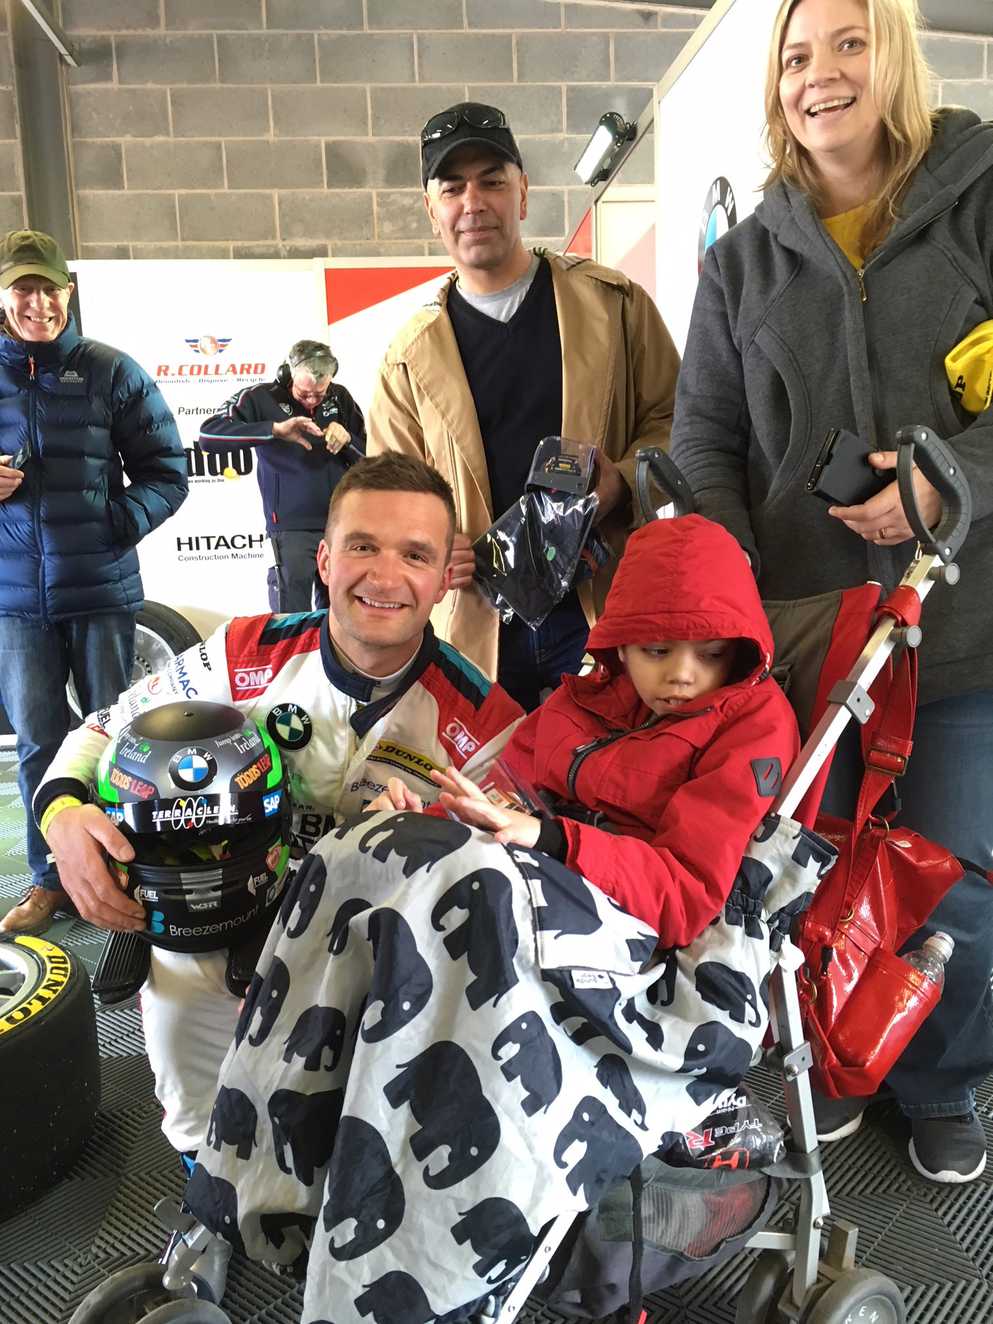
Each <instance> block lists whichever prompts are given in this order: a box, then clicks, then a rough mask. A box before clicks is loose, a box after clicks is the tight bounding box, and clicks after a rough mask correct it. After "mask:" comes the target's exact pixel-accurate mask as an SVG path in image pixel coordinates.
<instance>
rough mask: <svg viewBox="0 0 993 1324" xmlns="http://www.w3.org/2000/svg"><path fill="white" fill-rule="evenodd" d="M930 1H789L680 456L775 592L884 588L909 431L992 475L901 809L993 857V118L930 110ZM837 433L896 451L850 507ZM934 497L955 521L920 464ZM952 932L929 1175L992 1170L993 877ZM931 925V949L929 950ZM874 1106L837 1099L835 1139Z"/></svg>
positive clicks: (841, 800)
mask: <svg viewBox="0 0 993 1324" xmlns="http://www.w3.org/2000/svg"><path fill="white" fill-rule="evenodd" d="M918 18H919V16H918V13H917V10H916V5H915V4H914V3H913V0H787V2H786V3H784V4H783V6H782V8H781V9H780V11H779V15H778V17H777V21H776V25H775V29H774V34H773V41H772V48H771V51H770V61H769V74H768V81H767V91H766V116H767V124H768V144H769V151H770V155H771V161H772V169H771V172H770V175H769V178H768V179H767V181H766V186H765V193H764V197H763V200H762V202H761V203H760V205H759V206H758V208H757V209H756V212H755V214H754V215H753V216H751V217H749V218H748V219H747V220H745V221H743V222H742V223H741V224H740V225H738V226H736V227H735V228H734V229H732V230H731V231H730V232H729V233H728V234H727V235H726V236H725V237H724V238H723V239H721V240H719V241H718V242H717V243H716V244H715V245H714V246H713V248H712V249H711V250H710V252H709V253H708V254H707V258H706V261H705V264H704V268H703V273H702V276H701V279H700V286H699V290H698V293H697V299H696V304H695V307H694V312H693V319H692V323H691V327H690V332H689V339H688V343H687V347H686V355H685V358H684V362H683V372H682V376H681V377H680V383H679V390H678V395H677V403H676V417H675V424H674V428H673V453H674V455H675V458H676V460H677V462H678V463H679V464H680V465H681V466H682V468H683V470H684V471H685V473H686V474H687V476H688V478H689V479H690V481H691V483H692V485H693V487H694V489H695V492H696V495H697V499H698V503H699V508H700V510H701V512H702V513H703V514H705V515H708V516H710V517H711V518H713V519H716V520H718V521H720V522H721V523H722V524H724V525H725V526H726V527H727V528H728V529H730V530H731V532H732V533H733V534H734V535H735V536H736V537H737V538H738V540H739V542H740V543H741V544H742V546H743V547H744V548H745V550H746V551H747V552H748V554H749V555H750V557H751V558H752V563H753V567H754V569H755V572H756V574H757V576H758V580H759V585H760V588H761V590H762V593H763V596H765V597H768V598H799V597H805V596H807V595H810V594H814V593H819V592H823V591H826V590H829V589H834V588H839V587H845V586H849V585H853V584H857V583H861V582H863V581H864V580H866V579H873V580H879V581H880V582H881V583H883V584H884V585H885V586H887V587H890V586H892V585H893V584H894V583H895V582H896V581H897V580H898V579H899V577H900V574H901V572H902V570H903V569H904V568H905V566H906V564H907V561H908V558H909V556H910V554H911V552H912V550H913V543H912V542H911V541H910V539H911V530H910V527H909V525H908V523H907V519H906V516H905V514H904V511H903V507H902V504H901V501H900V496H899V492H898V490H897V486H896V483H895V482H894V481H892V480H893V478H894V476H895V475H894V473H893V470H894V467H895V460H896V457H895V454H894V453H893V452H892V450H891V449H890V446H891V444H892V442H891V439H892V438H893V436H894V433H895V432H896V430H897V428H898V427H900V426H901V425H903V424H906V423H924V424H927V425H929V426H931V427H932V428H934V429H935V431H936V432H937V433H939V435H941V436H943V437H944V438H946V439H947V440H948V442H949V444H950V446H951V448H952V450H953V451H954V453H955V455H956V456H957V457H958V460H959V463H960V465H961V467H962V470H963V471H964V472H965V474H966V476H967V478H968V480H969V483H970V485H971V487H972V493H973V498H974V503H975V522H974V524H973V526H972V530H971V532H970V534H969V537H968V539H967V542H966V545H965V547H964V548H963V550H962V553H961V556H960V557H959V562H960V564H961V567H962V584H961V585H960V587H959V588H958V589H956V590H955V592H954V593H951V592H949V593H943V594H935V595H934V597H933V598H932V599H931V600H930V601H929V602H928V605H927V613H926V615H927V621H926V625H927V630H926V642H925V646H924V648H923V649H922V650H921V652H922V656H921V695H920V697H921V707H920V710H919V714H918V719H917V727H916V730H915V749H914V756H913V758H912V760H911V762H910V766H909V770H908V773H907V775H906V776H905V777H904V778H902V779H901V781H900V783H899V790H900V795H901V798H902V802H903V810H902V818H901V819H900V820H899V821H902V822H904V823H906V824H907V825H909V826H912V827H914V828H916V829H917V830H918V831H921V832H923V833H924V834H925V835H926V836H928V837H931V838H933V839H934V840H936V841H939V842H942V843H943V844H944V845H946V846H948V847H950V848H951V849H952V850H954V851H956V852H957V853H958V854H959V855H961V856H963V857H966V858H968V859H971V860H976V861H979V862H981V864H982V867H983V868H984V869H988V868H989V867H990V865H991V862H993V772H991V769H993V650H991V649H990V646H989V641H990V638H991V636H993V595H991V594H990V592H989V588H988V578H989V570H990V567H991V565H993V519H991V518H990V515H991V511H993V410H986V409H982V408H980V412H978V413H969V412H967V411H966V409H965V408H964V407H963V403H962V392H961V390H959V391H955V390H953V383H952V382H950V380H949V377H948V375H947V373H946V369H945V359H946V356H948V355H949V353H950V352H951V351H953V350H955V349H958V350H960V351H961V349H962V345H963V343H966V344H968V343H971V341H970V340H969V337H970V333H972V332H974V331H975V330H976V328H977V327H981V326H982V324H983V323H985V322H987V321H988V320H989V319H990V318H993V278H991V257H993V125H991V124H985V123H982V122H981V121H980V120H979V118H978V117H977V116H976V115H974V114H972V113H971V112H970V111H967V110H960V109H952V108H944V109H941V110H938V111H936V112H934V113H932V112H930V111H929V109H928V87H927V71H926V68H925V65H924V61H923V58H922V56H921V52H920V48H919V45H918V41H917V35H916V27H917V22H918ZM829 428H844V429H847V430H848V431H850V432H853V433H855V434H857V435H858V436H859V437H861V438H863V439H864V440H865V441H866V442H867V443H868V444H869V446H870V448H871V449H872V450H873V454H872V456H871V458H870V463H871V464H872V466H873V468H874V469H875V471H876V474H877V476H878V490H877V491H875V493H874V494H873V495H871V496H870V497H869V498H868V499H867V500H865V501H864V502H863V503H862V504H859V505H854V506H845V507H842V506H834V505H832V506H828V505H825V504H824V503H823V502H822V501H820V500H819V499H818V498H817V497H814V496H811V495H808V494H807V492H806V490H805V483H806V479H807V476H808V475H809V473H810V470H811V467H812V465H813V462H814V458H815V456H816V454H817V451H818V449H819V448H820V446H821V443H822V442H823V440H824V437H825V434H826V433H827V431H828V429H829ZM915 483H916V485H917V490H918V499H919V504H920V506H921V508H922V512H923V514H924V515H925V517H926V518H927V519H928V521H929V523H931V524H933V523H934V522H935V521H936V520H937V518H938V516H939V513H940V501H939V498H938V496H937V494H936V492H935V491H934V489H933V488H932V487H931V485H930V484H929V483H928V482H927V481H926V480H925V479H924V478H923V476H922V475H920V474H918V475H916V477H915ZM836 762H837V765H838V766H837V767H836V770H835V773H834V774H833V775H832V784H831V786H830V787H829V807H831V808H833V809H835V810H836V811H841V812H850V810H851V806H852V804H853V803H854V794H855V792H854V788H855V787H857V785H858V781H859V779H860V778H861V766H860V764H859V761H858V757H857V752H855V751H854V749H853V748H849V749H848V750H847V751H844V750H843V751H842V757H840V758H839V759H838V760H836ZM928 929H929V931H934V930H935V929H944V930H945V931H947V932H949V933H951V934H952V936H953V937H954V938H955V942H956V950H955V955H954V956H953V958H952V960H951V962H950V964H949V968H948V975H947V980H946V986H945V995H944V999H943V1001H942V1002H941V1004H940V1006H939V1008H938V1010H937V1011H936V1012H935V1013H934V1014H933V1015H932V1016H931V1018H930V1019H929V1020H928V1021H927V1022H926V1024H925V1025H924V1027H923V1028H922V1030H921V1031H920V1033H919V1034H918V1035H917V1037H916V1039H915V1040H914V1042H913V1043H912V1044H911V1046H910V1048H909V1049H908V1050H907V1052H906V1053H905V1054H904V1057H903V1058H902V1059H901V1061H900V1063H899V1064H898V1066H897V1068H896V1069H895V1070H894V1072H893V1073H892V1075H891V1077H890V1080H889V1082H888V1084H889V1086H890V1087H891V1088H892V1090H893V1092H894V1094H895V1095H896V1098H897V1099H898V1101H899V1103H900V1105H901V1106H902V1108H903V1110H904V1112H905V1113H906V1114H907V1116H908V1117H909V1119H910V1123H911V1129H912V1139H911V1143H910V1157H911V1160H912V1162H913V1164H914V1166H915V1167H916V1169H917V1170H918V1171H919V1172H920V1173H921V1174H922V1175H923V1176H925V1177H927V1178H929V1179H931V1180H934V1181H939V1182H966V1181H971V1180H973V1179H974V1178H976V1177H978V1176H979V1175H980V1173H981V1172H982V1171H983V1168H984V1166H985V1162H986V1150H985V1143H984V1138H983V1131H982V1128H981V1126H980V1124H979V1121H978V1120H977V1117H976V1112H975V1107H974V1091H975V1089H976V1087H977V1086H978V1085H979V1084H980V1083H981V1082H982V1080H983V1079H984V1077H985V1076H986V1075H987V1074H988V1072H989V1071H990V1069H991V1067H993V1023H991V1008H990V991H989V980H990V967H991V961H993V889H991V888H990V887H989V885H988V883H986V882H985V881H984V880H983V879H982V878H981V877H980V876H979V875H977V874H976V873H972V872H968V873H966V875H965V877H964V879H963V880H962V882H961V883H960V884H958V885H957V886H956V887H955V888H953V889H952V891H951V892H950V893H949V895H948V897H947V898H946V900H945V901H944V902H942V904H941V905H940V906H939V907H938V909H937V911H936V912H935V914H934V916H933V917H932V919H931V921H929V926H928ZM919 942H920V935H915V937H914V938H913V939H912V940H911V942H910V943H909V944H908V946H910V947H913V946H916V945H919ZM867 1102H868V1101H867V1100H864V1099H863V1100H845V1101H843V1102H842V1103H841V1104H835V1105H828V1104H827V1102H826V1101H821V1102H820V1106H819V1109H818V1130H819V1132H820V1133H821V1135H822V1136H823V1137H824V1138H826V1139H830V1138H838V1137H840V1136H841V1135H846V1134H849V1133H850V1132H851V1131H853V1130H854V1129H855V1128H856V1127H857V1126H858V1125H859V1122H860V1120H861V1115H862V1111H863V1110H864V1107H865V1104H866V1103H867Z"/></svg>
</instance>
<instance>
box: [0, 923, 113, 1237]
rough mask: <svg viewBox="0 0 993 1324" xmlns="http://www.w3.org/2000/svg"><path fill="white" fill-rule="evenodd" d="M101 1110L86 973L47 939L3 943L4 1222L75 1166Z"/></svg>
mask: <svg viewBox="0 0 993 1324" xmlns="http://www.w3.org/2000/svg"><path fill="white" fill-rule="evenodd" d="M99 1102H100V1054H99V1050H98V1047H97V1023H96V1014H95V1012H94V1008H93V999H92V997H91V996H90V981H89V978H88V976H87V974H86V971H85V970H84V969H83V967H82V965H81V964H80V963H79V961H77V960H76V958H75V957H74V956H72V955H70V954H69V953H68V952H64V951H63V950H62V948H61V947H56V946H55V944H54V943H51V942H46V941H45V939H44V938H34V937H27V936H24V935H22V936H19V937H15V938H13V939H12V940H6V941H0V1144H2V1147H3V1153H4V1165H3V1180H2V1181H0V1221H2V1220H3V1219H5V1218H10V1217H11V1216H12V1215H13V1214H15V1213H17V1212H18V1211H19V1210H20V1209H22V1208H23V1207H24V1206H25V1205H26V1204H27V1203H28V1202H29V1201H30V1200H31V1199H32V1198H33V1197H34V1196H35V1195H36V1194H38V1192H39V1191H41V1190H43V1189H45V1188H46V1187H49V1186H51V1185H52V1184H53V1182H55V1181H57V1180H58V1178H60V1177H61V1176H62V1175H63V1174H64V1173H65V1172H66V1171H67V1170H68V1169H69V1168H70V1167H71V1166H72V1164H73V1163H74V1162H75V1161H76V1158H77V1157H78V1155H79V1153H80V1151H81V1150H82V1148H83V1146H84V1145H85V1143H86V1141H87V1140H88V1139H89V1136H90V1133H91V1131H92V1129H93V1119H94V1118H95V1116H96V1111H97V1105H98V1104H99Z"/></svg>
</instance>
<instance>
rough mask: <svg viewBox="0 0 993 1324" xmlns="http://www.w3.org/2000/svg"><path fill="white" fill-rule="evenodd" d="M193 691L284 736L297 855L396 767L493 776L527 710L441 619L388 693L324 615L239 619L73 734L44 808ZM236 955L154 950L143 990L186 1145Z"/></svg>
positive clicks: (196, 1142)
mask: <svg viewBox="0 0 993 1324" xmlns="http://www.w3.org/2000/svg"><path fill="white" fill-rule="evenodd" d="M183 698H186V699H199V700H204V701H207V702H214V703H225V704H230V705H232V706H233V707H235V708H237V709H239V710H240V711H241V712H243V713H244V714H245V715H246V716H247V717H251V718H253V719H254V720H255V721H256V722H258V723H259V725H260V726H264V727H265V728H266V729H267V730H268V732H269V734H270V735H271V736H272V738H273V739H274V740H275V742H276V744H277V745H279V747H280V750H281V752H282V755H283V759H284V763H285V765H286V768H287V774H288V778H289V787H290V797H291V800H292V803H293V842H292V845H293V855H294V856H295V857H297V858H299V857H302V856H303V855H305V854H306V853H307V851H309V850H310V849H311V848H312V847H313V846H314V845H315V843H316V842H317V841H318V840H320V838H321V837H323V836H324V835H325V834H326V833H327V832H329V831H330V830H331V829H332V828H333V827H334V826H335V823H336V819H337V820H338V821H340V820H341V818H342V817H344V816H345V815H348V814H353V813H355V812H357V811H360V810H361V809H362V808H363V807H364V806H365V805H366V804H368V803H369V801H371V800H372V799H373V798H374V797H375V796H377V795H378V794H379V793H380V792H381V791H382V790H384V789H385V786H386V781H387V778H388V777H391V776H395V777H399V778H400V779H401V780H402V781H403V782H405V783H406V785H407V786H409V787H410V788H411V790H413V791H416V792H417V794H418V795H420V796H421V798H422V799H423V800H424V801H425V802H426V803H427V802H433V801H434V800H435V799H437V796H438V788H437V787H436V786H435V784H434V782H432V781H431V780H430V776H429V774H430V771H431V769H432V768H442V767H445V766H447V765H448V764H454V765H455V766H456V767H457V768H461V770H462V771H463V772H464V773H465V774H466V775H467V776H469V777H471V778H472V779H473V780H474V781H483V780H484V779H485V775H486V772H487V770H488V769H489V767H490V765H491V763H492V762H493V760H494V759H495V758H496V756H497V755H498V754H499V752H500V751H501V750H502V748H503V746H504V745H505V744H506V742H507V740H508V739H509V737H510V735H511V733H512V731H513V729H514V727H515V726H516V725H517V722H518V720H519V718H520V709H519V708H518V707H517V705H516V704H515V703H514V702H513V700H511V699H510V698H509V697H508V696H507V695H506V694H504V693H503V691H502V690H500V689H499V688H498V687H496V686H492V687H491V685H490V682H489V681H488V680H486V679H485V677H484V676H483V675H482V674H481V673H480V672H479V671H477V670H476V668H475V667H474V666H472V664H471V663H469V662H467V661H466V660H465V659H464V658H463V657H462V655H461V654H460V653H458V652H456V651H455V649H453V648H451V647H450V646H449V645H448V644H444V643H441V642H440V641H439V640H437V639H436V638H435V636H434V635H433V633H432V632H431V629H430V626H429V627H428V629H427V631H426V632H425V637H424V641H423V643H422V645H421V648H420V650H419V652H418V654H417V657H416V658H415V659H414V662H413V663H412V664H411V666H410V668H409V669H408V670H407V672H406V673H405V674H404V676H403V677H402V678H401V680H400V681H399V683H398V684H397V685H396V686H395V687H394V688H393V689H391V690H384V688H383V687H382V686H378V685H377V684H376V683H375V682H373V681H370V680H369V679H367V678H366V677H364V676H361V675H357V674H356V673H355V672H351V671H347V670H345V669H344V668H343V667H342V666H341V665H340V663H339V662H338V660H337V658H336V656H335V654H334V650H333V648H332V647H331V641H330V637H329V634H328V627H327V617H326V614H325V613H311V614H302V615H291V616H270V615H265V616H251V617H236V618H235V619H234V620H232V621H230V622H228V623H227V625H224V626H222V627H221V628H220V629H218V630H217V631H216V632H215V633H214V634H213V635H212V636H211V637H210V638H209V639H207V640H206V641H205V642H204V643H200V644H196V645H194V646H193V647H192V648H189V649H187V650H186V652H185V653H182V654H181V655H180V656H178V657H176V658H174V659H173V661H172V662H171V663H170V664H169V666H168V667H166V669H165V670H164V671H162V672H159V673H158V674H156V675H153V676H149V677H147V678H146V679H144V680H142V681H140V682H139V683H138V684H137V685H135V686H133V687H132V688H131V689H130V690H128V691H126V692H125V693H124V694H122V695H121V697H120V698H119V700H118V702H117V703H116V705H115V706H114V707H113V708H109V709H104V710H101V711H100V712H97V713H94V714H92V715H91V716H90V717H89V718H88V719H87V721H86V723H85V724H84V725H83V726H81V727H79V728H78V729H77V730H75V731H72V732H70V734H69V735H68V736H67V738H66V740H65V741H64V743H63V745H62V747H61V749H60V750H59V752H58V754H57V755H56V757H55V759H54V761H53V763H52V765H51V767H50V768H49V769H48V772H47V773H46V775H45V778H44V780H43V781H42V784H41V786H40V787H39V789H38V792H37V795H36V797H35V801H34V810H35V815H36V817H37V818H39V819H40V817H41V815H42V814H43V813H44V810H45V808H46V806H47V805H48V804H50V803H51V801H52V800H54V799H55V797H56V796H58V795H65V794H71V795H76V796H78V797H79V798H80V799H81V800H84V801H85V800H87V799H88V798H89V792H90V787H91V786H92V785H93V784H94V782H95V780H96V768H97V762H98V760H99V758H100V754H101V753H102V751H103V749H104V747H105V746H106V744H107V742H108V741H109V740H110V739H111V738H112V737H113V736H114V735H116V733H117V732H118V731H119V730H120V729H121V728H122V727H123V726H124V725H125V724H126V723H128V722H130V721H132V720H133V719H134V718H135V717H137V716H139V715H140V714H141V713H143V712H145V711H147V710H149V709H150V708H153V707H156V706H158V705H159V704H163V703H171V702H174V701H176V700H177V699H183ZM226 963H227V951H226V950H221V951H217V952H210V953H206V954H200V955H193V954H187V953H181V952H171V951H166V950H164V949H162V948H157V947H153V948H152V964H151V971H150V974H149V977H148V980H147V982H146V984H145V985H144V987H143V988H142V991H141V1008H142V1018H143V1022H144V1029H145V1042H146V1045H147V1049H148V1058H149V1062H150V1063H151V1067H152V1071H153V1072H154V1074H155V1092H156V1095H157V1097H158V1099H159V1102H160V1103H161V1104H162V1107H163V1110H164V1118H163V1122H162V1129H163V1131H164V1132H165V1135H166V1138H167V1139H168V1140H169V1142H170V1144H172V1145H173V1146H174V1147H175V1148H176V1149H178V1150H181V1151H185V1150H195V1149H199V1148H200V1146H201V1145H202V1144H203V1141H204V1137H205V1136H206V1133H207V1124H208V1120H209V1117H210V1110H211V1105H212V1104H213V1101H214V1095H215V1092H216V1087H217V1073H218V1070H219V1068H220V1065H221V1062H222V1061H223V1059H224V1054H225V1053H226V1052H227V1049H228V1046H229V1045H230V1043H231V1040H232V1037H233V1034H234V1028H235V1023H236V1021H237V1019H238V1005H239V1004H238V1000H237V999H236V998H235V997H234V996H232V994H231V993H230V992H229V991H228V989H227V986H226V984H225V978H224V975H225V967H226Z"/></svg>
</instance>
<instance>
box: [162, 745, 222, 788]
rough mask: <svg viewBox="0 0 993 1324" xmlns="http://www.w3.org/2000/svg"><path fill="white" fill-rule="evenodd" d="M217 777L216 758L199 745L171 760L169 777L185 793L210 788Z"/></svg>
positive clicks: (177, 754) (174, 755)
mask: <svg viewBox="0 0 993 1324" xmlns="http://www.w3.org/2000/svg"><path fill="white" fill-rule="evenodd" d="M216 775H217V763H216V761H215V759H214V756H213V755H212V754H210V753H209V752H208V751H207V750H205V749H200V748H199V747H198V746H197V745H189V746H187V748H186V749H181V750H179V751H178V752H177V753H175V754H173V756H172V758H171V759H170V760H169V776H170V777H171V778H172V780H173V781H174V782H175V784H176V785H177V786H181V787H182V788H183V790H184V791H198V790H200V789H201V788H202V787H204V786H209V785H210V783H211V782H212V781H213V780H214V777H215V776H216Z"/></svg>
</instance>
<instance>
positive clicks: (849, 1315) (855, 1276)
mask: <svg viewBox="0 0 993 1324" xmlns="http://www.w3.org/2000/svg"><path fill="white" fill-rule="evenodd" d="M906 1318H907V1313H906V1308H905V1306H904V1304H903V1297H902V1296H901V1295H900V1293H899V1290H898V1289H897V1285H896V1283H895V1282H893V1280H892V1278H887V1277H886V1276H885V1274H881V1273H874V1272H873V1271H872V1270H871V1269H849V1271H848V1272H847V1273H845V1274H843V1275H842V1276H841V1277H840V1278H837V1279H836V1280H835V1281H834V1282H833V1283H831V1284H830V1286H828V1287H827V1288H826V1289H825V1290H824V1291H823V1292H822V1293H821V1294H820V1296H818V1298H817V1299H816V1301H815V1302H814V1304H813V1305H812V1306H811V1307H810V1309H809V1310H807V1311H805V1312H804V1313H803V1315H802V1316H801V1319H802V1321H803V1324H862V1322H863V1321H866V1322H867V1321H869V1320H872V1321H873V1322H874V1324H905V1320H906Z"/></svg>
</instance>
